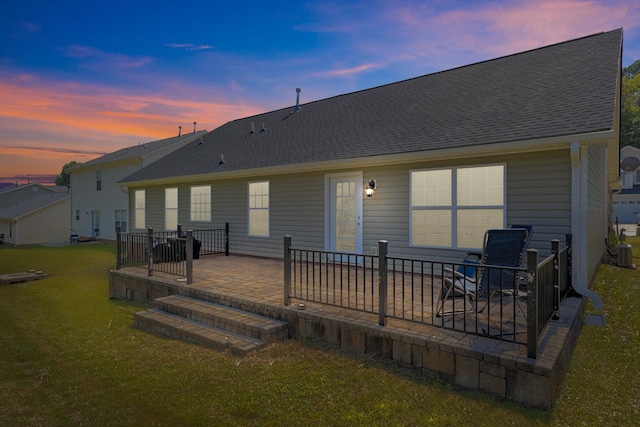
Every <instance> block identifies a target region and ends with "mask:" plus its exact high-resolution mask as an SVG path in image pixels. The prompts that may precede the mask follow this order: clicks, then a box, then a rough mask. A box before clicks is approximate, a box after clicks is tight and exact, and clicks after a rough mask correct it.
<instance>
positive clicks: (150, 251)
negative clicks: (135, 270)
mask: <svg viewBox="0 0 640 427" xmlns="http://www.w3.org/2000/svg"><path fill="white" fill-rule="evenodd" d="M147 275H148V276H153V228H149V229H148V230H147Z"/></svg>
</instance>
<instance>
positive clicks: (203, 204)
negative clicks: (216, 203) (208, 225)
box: [191, 185, 211, 221]
mask: <svg viewBox="0 0 640 427" xmlns="http://www.w3.org/2000/svg"><path fill="white" fill-rule="evenodd" d="M191 221H211V186H210V185H203V186H199V187H191Z"/></svg>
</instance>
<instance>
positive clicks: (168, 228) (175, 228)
mask: <svg viewBox="0 0 640 427" xmlns="http://www.w3.org/2000/svg"><path fill="white" fill-rule="evenodd" d="M168 190H175V191H176V207H175V208H169V207H167V191H168ZM178 197H179V192H178V187H167V188H165V189H164V228H165V230H166V231H176V230H177V229H178V223H179V222H180V221H179V219H178V206H179V202H178ZM169 211H175V213H176V224H175V227H173V228H170V227H168V226H167V225H168V224H167V221H168V217H167V213H168V212H169Z"/></svg>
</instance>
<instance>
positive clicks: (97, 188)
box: [96, 169, 102, 191]
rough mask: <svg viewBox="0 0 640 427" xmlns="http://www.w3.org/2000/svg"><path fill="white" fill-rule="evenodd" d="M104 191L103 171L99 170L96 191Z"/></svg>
mask: <svg viewBox="0 0 640 427" xmlns="http://www.w3.org/2000/svg"><path fill="white" fill-rule="evenodd" d="M101 190H102V171H101V170H100V169H98V170H97V171H96V191H101Z"/></svg>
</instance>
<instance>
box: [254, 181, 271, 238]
mask: <svg viewBox="0 0 640 427" xmlns="http://www.w3.org/2000/svg"><path fill="white" fill-rule="evenodd" d="M249 236H261V237H269V181H262V182H250V183H249Z"/></svg>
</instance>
